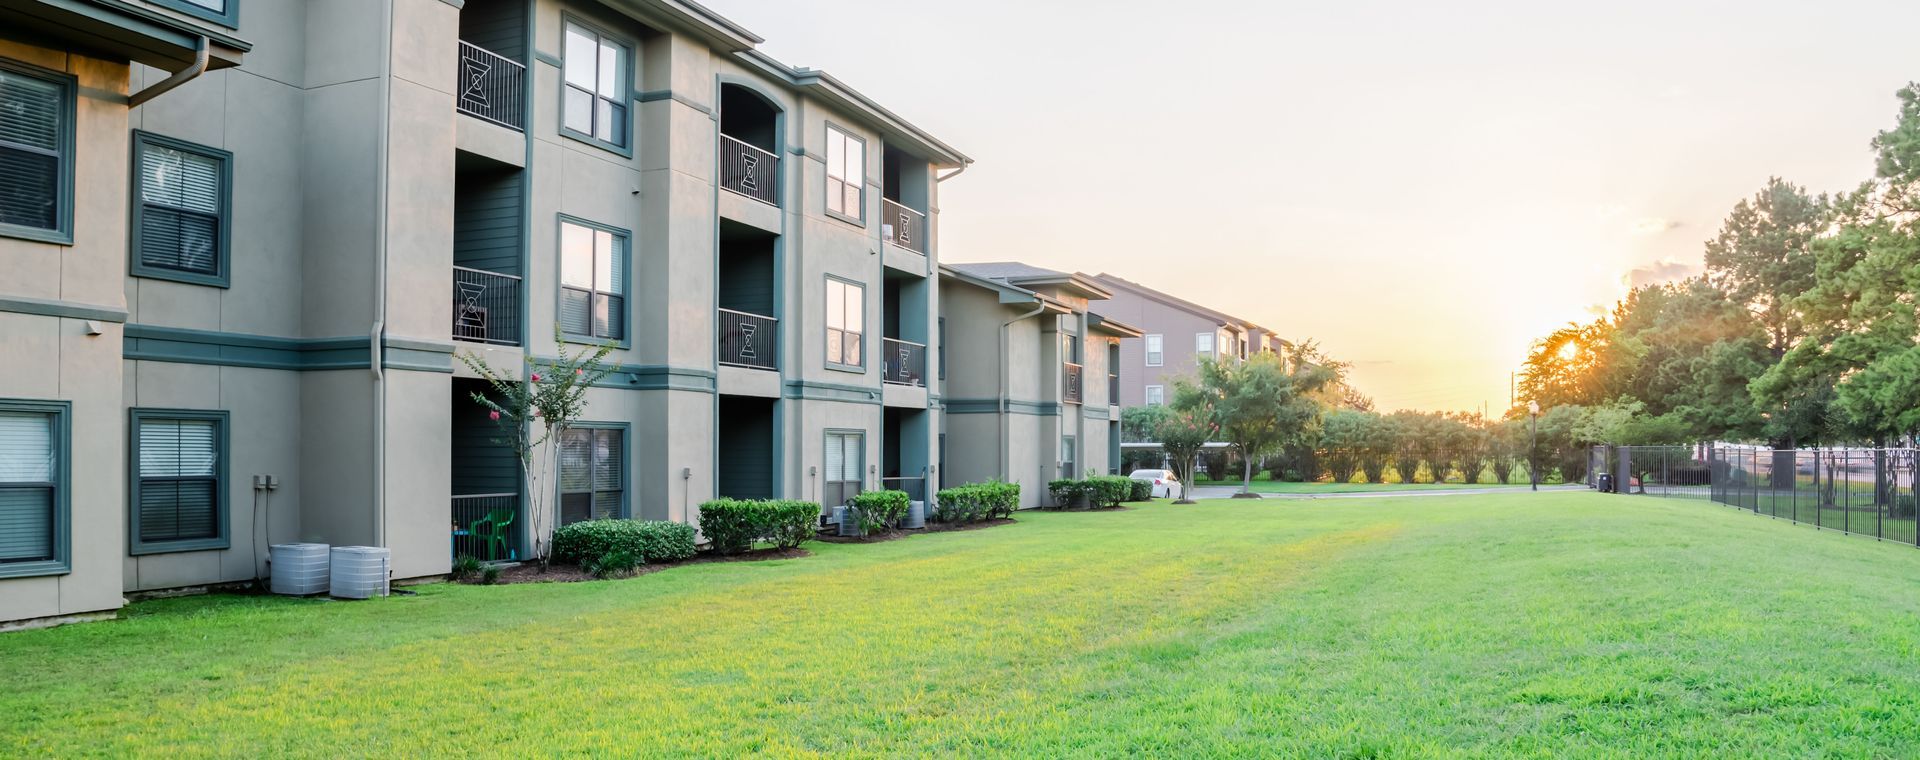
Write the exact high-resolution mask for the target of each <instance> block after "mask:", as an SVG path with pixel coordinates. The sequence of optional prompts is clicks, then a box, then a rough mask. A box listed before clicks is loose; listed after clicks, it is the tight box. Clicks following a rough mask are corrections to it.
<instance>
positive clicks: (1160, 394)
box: [1147, 385, 1167, 406]
mask: <svg viewBox="0 0 1920 760" xmlns="http://www.w3.org/2000/svg"><path fill="white" fill-rule="evenodd" d="M1165 403H1167V386H1164V385H1149V386H1147V406H1159V405H1161V404H1165Z"/></svg>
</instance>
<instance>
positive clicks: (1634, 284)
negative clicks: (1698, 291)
mask: <svg viewBox="0 0 1920 760" xmlns="http://www.w3.org/2000/svg"><path fill="white" fill-rule="evenodd" d="M1699 273H1700V265H1698V264H1689V263H1687V262H1684V261H1671V260H1668V261H1656V262H1653V263H1651V264H1647V265H1645V266H1638V267H1634V268H1633V269H1631V270H1629V271H1628V272H1627V273H1626V274H1624V275H1621V276H1620V282H1621V284H1624V285H1626V286H1627V287H1629V288H1638V287H1642V286H1645V285H1656V284H1659V283H1665V282H1673V281H1674V280H1684V279H1686V278H1688V277H1692V276H1694V275H1696V274H1699Z"/></svg>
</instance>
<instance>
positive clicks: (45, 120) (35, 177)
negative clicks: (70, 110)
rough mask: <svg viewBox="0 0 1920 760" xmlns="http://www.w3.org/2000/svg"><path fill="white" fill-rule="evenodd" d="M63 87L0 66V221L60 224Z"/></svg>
mask: <svg viewBox="0 0 1920 760" xmlns="http://www.w3.org/2000/svg"><path fill="white" fill-rule="evenodd" d="M64 98H65V88H63V87H61V86H60V85H59V84H56V83H53V82H48V81H46V80H42V79H35V78H33V77H29V76H26V75H23V74H19V73H16V72H12V71H7V70H5V69H0V224H14V225H20V226H22V227H34V228H38V229H49V230H51V229H59V228H60V223H61V219H60V198H61V188H60V161H61V160H62V158H64V157H63V156H61V155H60V150H61V147H62V142H63V141H62V139H61V138H62V136H63V134H64V132H63V130H64V129H65V125H63V124H62V123H61V121H62V119H63V118H64V117H65V115H66V108H65V102H64Z"/></svg>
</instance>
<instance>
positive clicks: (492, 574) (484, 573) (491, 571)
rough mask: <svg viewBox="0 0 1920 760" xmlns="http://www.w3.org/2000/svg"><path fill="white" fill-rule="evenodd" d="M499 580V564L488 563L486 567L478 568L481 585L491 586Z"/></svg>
mask: <svg viewBox="0 0 1920 760" xmlns="http://www.w3.org/2000/svg"><path fill="white" fill-rule="evenodd" d="M499 582H500V566H499V565H488V566H486V567H483V568H480V584H481V585H483V586H491V585H493V584H495V583H499Z"/></svg>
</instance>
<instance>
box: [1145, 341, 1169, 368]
mask: <svg viewBox="0 0 1920 760" xmlns="http://www.w3.org/2000/svg"><path fill="white" fill-rule="evenodd" d="M1165 348H1166V346H1165V341H1164V340H1163V339H1162V338H1161V336H1158V335H1149V336H1147V366H1149V367H1158V366H1160V365H1162V364H1164V363H1166V358H1167V355H1166V352H1165Z"/></svg>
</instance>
